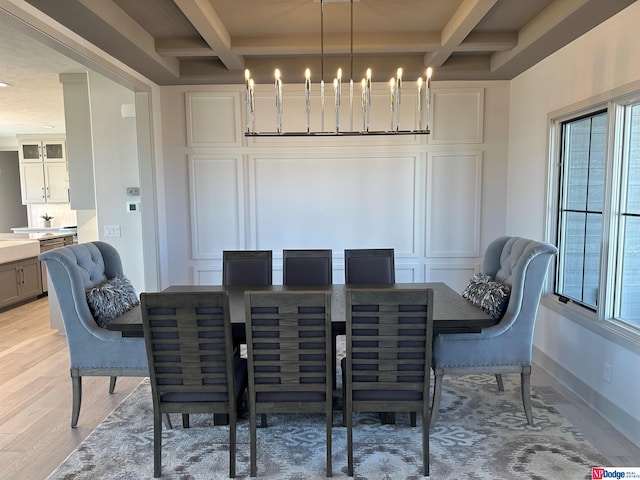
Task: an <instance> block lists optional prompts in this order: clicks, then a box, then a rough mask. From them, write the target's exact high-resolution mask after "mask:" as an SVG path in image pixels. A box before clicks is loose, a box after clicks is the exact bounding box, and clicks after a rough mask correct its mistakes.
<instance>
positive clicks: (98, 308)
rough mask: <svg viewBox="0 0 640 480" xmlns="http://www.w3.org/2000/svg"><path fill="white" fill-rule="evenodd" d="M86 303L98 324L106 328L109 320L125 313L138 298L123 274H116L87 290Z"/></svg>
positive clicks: (136, 303)
mask: <svg viewBox="0 0 640 480" xmlns="http://www.w3.org/2000/svg"><path fill="white" fill-rule="evenodd" d="M87 303H88V304H89V309H90V310H91V314H92V315H93V318H95V320H96V323H97V324H98V326H100V327H102V328H107V326H108V325H109V322H110V321H111V320H113V319H114V318H117V317H119V316H120V315H123V314H124V313H127V312H128V311H129V310H131V309H132V308H133V307H135V306H136V305H138V304H139V303H140V300H139V299H138V296H137V295H136V291H135V290H134V288H133V285H131V282H130V281H129V280H128V279H127V278H126V277H125V276H124V275H116V276H115V277H113V278H112V279H110V280H107V281H105V282H103V283H101V284H100V285H98V286H97V287H93V288H90V289H89V290H87Z"/></svg>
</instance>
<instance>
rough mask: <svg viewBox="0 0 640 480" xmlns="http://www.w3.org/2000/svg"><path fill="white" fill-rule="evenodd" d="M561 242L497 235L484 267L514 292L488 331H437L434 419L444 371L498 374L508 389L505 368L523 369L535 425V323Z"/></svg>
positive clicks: (524, 393) (530, 419) (524, 392)
mask: <svg viewBox="0 0 640 480" xmlns="http://www.w3.org/2000/svg"><path fill="white" fill-rule="evenodd" d="M556 253H557V249H556V247H554V246H553V245H550V244H547V243H541V242H536V241H534V240H527V239H524V238H519V237H501V238H498V239H496V240H494V241H493V242H492V243H491V244H490V245H489V246H488V248H487V250H486V252H485V255H484V264H483V273H486V274H488V275H489V276H491V277H493V279H494V280H495V281H497V282H501V283H503V284H506V285H508V286H509V287H510V290H511V293H510V297H509V300H508V304H507V307H506V310H505V312H504V315H503V317H502V319H501V320H500V322H499V323H498V324H497V325H495V326H493V327H489V328H485V329H484V330H483V331H482V333H478V334H467V333H462V334H460V333H458V334H453V333H448V334H439V335H435V337H434V345H433V371H434V374H435V383H434V392H433V403H432V412H431V423H430V425H431V426H433V425H434V424H435V420H436V417H437V415H438V409H439V407H440V395H441V391H442V382H443V377H444V375H445V374H446V375H465V374H485V373H487V374H492V375H496V379H497V381H498V389H499V390H503V385H502V374H503V373H519V374H520V376H521V392H522V402H523V406H524V410H525V415H526V418H527V422H528V423H529V424H530V425H533V415H532V413H531V402H530V375H531V347H532V343H533V327H534V324H535V319H536V314H537V311H538V305H539V303H540V296H541V294H542V288H543V285H544V280H545V277H546V275H547V268H548V266H549V263H550V261H551V259H552V258H553V256H554V255H555V254H556Z"/></svg>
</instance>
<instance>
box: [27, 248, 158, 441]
mask: <svg viewBox="0 0 640 480" xmlns="http://www.w3.org/2000/svg"><path fill="white" fill-rule="evenodd" d="M38 258H39V259H40V260H41V261H43V262H45V264H46V266H47V272H48V274H49V276H50V278H51V285H52V286H53V288H54V290H55V293H56V296H57V298H58V302H59V304H60V313H61V315H62V321H63V322H64V329H65V335H66V338H67V346H68V349H69V365H70V374H71V385H72V407H71V428H76V426H77V425H78V417H79V416H80V405H81V401H82V377H85V376H107V377H110V381H109V393H113V392H114V390H115V387H116V379H117V377H119V376H120V377H146V376H147V375H148V374H149V370H148V367H147V355H146V353H145V346H144V340H143V339H142V338H125V337H123V336H122V334H121V333H120V332H113V331H110V330H107V329H106V328H102V327H101V326H99V325H98V323H96V319H95V318H94V316H93V312H92V311H91V308H90V306H89V303H88V300H87V291H90V290H92V289H94V288H99V287H100V286H102V285H105V283H108V282H110V281H113V280H114V279H117V278H118V277H119V276H120V275H122V273H123V269H122V261H121V259H120V255H119V253H118V251H117V250H116V249H115V248H114V247H113V246H111V245H109V244H108V243H105V242H99V241H95V242H87V243H80V244H77V245H69V246H66V247H62V248H56V249H54V250H49V251H47V252H43V253H41V254H40V256H39V257H38ZM114 288H115V287H114ZM112 293H113V292H112ZM107 297H112V298H113V297H114V295H106V296H105V298H107ZM123 315H127V316H134V317H137V318H139V316H140V308H139V307H138V306H136V307H134V308H132V309H131V310H129V311H128V312H126V313H124V314H123Z"/></svg>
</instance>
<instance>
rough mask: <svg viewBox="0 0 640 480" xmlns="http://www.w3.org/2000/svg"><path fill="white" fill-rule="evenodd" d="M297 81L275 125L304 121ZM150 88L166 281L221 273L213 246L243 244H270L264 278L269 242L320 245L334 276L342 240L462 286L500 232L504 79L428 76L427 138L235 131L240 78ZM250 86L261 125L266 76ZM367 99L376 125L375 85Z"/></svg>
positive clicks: (267, 100) (404, 276) (266, 121)
mask: <svg viewBox="0 0 640 480" xmlns="http://www.w3.org/2000/svg"><path fill="white" fill-rule="evenodd" d="M267 87H269V88H267ZM302 88H303V84H302V83H301V84H300V85H286V86H285V118H284V128H285V130H287V131H291V130H298V131H301V130H304V129H305V119H304V96H303V90H302ZM161 90H162V102H161V103H162V118H163V132H162V140H163V154H164V164H163V170H164V175H165V179H166V180H165V184H164V188H165V190H166V196H165V203H166V218H167V225H168V228H167V231H168V234H167V245H168V252H169V255H168V258H167V259H166V261H167V264H168V268H169V279H168V280H169V283H171V284H192V283H194V284H200V283H202V284H212V283H220V281H221V256H222V250H225V249H244V248H259V249H272V250H273V252H274V270H275V272H274V282H276V283H278V282H279V281H280V279H281V277H280V272H279V269H280V268H281V262H280V259H281V251H282V249H284V248H332V249H333V254H334V280H335V281H336V282H340V281H342V280H343V277H342V273H341V271H342V269H343V259H342V254H343V250H344V249H345V248H365V247H393V248H395V249H396V267H397V268H396V277H397V279H398V281H412V280H416V281H421V280H428V281H446V282H447V283H450V284H451V285H452V286H454V288H457V289H458V290H462V288H463V287H464V285H465V284H466V282H467V280H468V279H469V278H470V277H471V276H472V275H473V273H475V272H476V271H477V270H478V268H479V264H480V257H481V255H482V253H483V252H484V249H485V247H486V245H487V244H488V243H489V242H490V241H491V240H492V239H493V238H495V237H497V236H500V235H502V234H503V233H504V225H505V207H504V205H505V198H506V152H507V143H506V139H507V134H508V132H507V126H508V123H507V118H508V115H507V112H508V103H507V99H508V95H509V86H508V82H455V83H453V82H444V83H443V82H441V83H438V82H435V81H434V97H433V98H434V119H435V120H434V122H433V134H432V135H431V136H429V137H424V136H415V137H414V136H394V137H377V138H374V137H369V138H362V137H356V138H331V137H323V138H284V139H283V138H258V139H254V138H249V139H248V138H245V137H244V136H243V134H242V132H243V129H244V126H243V125H244V123H243V116H244V103H243V98H244V97H243V95H244V92H243V87H242V86H179V87H162V88H161ZM298 90H299V91H298ZM256 92H257V93H256V94H257V100H256V104H257V107H256V108H257V110H258V111H259V114H260V115H261V116H258V117H257V119H256V129H259V130H262V131H265V130H274V129H275V126H274V125H273V124H274V118H275V115H271V113H273V112H272V110H273V107H272V103H273V102H272V101H271V100H272V98H271V88H270V86H263V88H258V89H257V90H256ZM287 94H289V96H287ZM412 100H414V99H412V98H411V96H410V95H409V94H407V95H404V96H403V102H405V103H404V104H403V110H402V111H403V120H402V124H403V125H404V128H415V127H414V125H415V123H416V121H415V103H412ZM373 101H374V102H377V105H378V106H379V107H380V109H379V111H378V113H380V114H382V115H384V117H383V118H382V119H380V120H378V121H379V122H380V123H379V124H378V125H377V126H376V125H372V127H373V128H374V129H376V128H385V127H386V120H387V119H388V116H387V115H388V114H386V110H385V109H384V108H383V107H384V106H385V105H387V104H388V103H387V102H388V90H387V88H386V86H384V85H377V86H375V85H374V100H373ZM313 102H315V103H314V106H315V107H316V108H315V112H316V116H315V117H314V118H316V119H317V117H318V114H317V112H318V111H319V108H317V107H318V104H319V100H318V99H317V98H314V99H313ZM344 103H345V104H346V103H347V102H344ZM312 109H313V106H312ZM374 111H375V108H374ZM451 112H455V113H454V114H452V113H451ZM342 113H343V118H342V120H341V125H343V129H344V126H346V125H348V118H349V117H348V112H347V111H346V109H343V111H342ZM358 118H359V117H358V116H357V113H356V122H358V121H359V120H358ZM325 119H326V123H325V125H326V129H329V130H330V129H333V128H334V126H335V120H334V117H333V112H328V113H327V114H326V116H325ZM316 122H317V120H316ZM317 123H319V122H317ZM312 128H314V127H313V125H312ZM315 128H318V126H317V125H316V126H315ZM461 133H463V134H462V135H461Z"/></svg>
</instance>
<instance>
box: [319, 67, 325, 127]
mask: <svg viewBox="0 0 640 480" xmlns="http://www.w3.org/2000/svg"><path fill="white" fill-rule="evenodd" d="M320 110H321V116H320V131H321V132H324V80H322V79H321V80H320Z"/></svg>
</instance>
